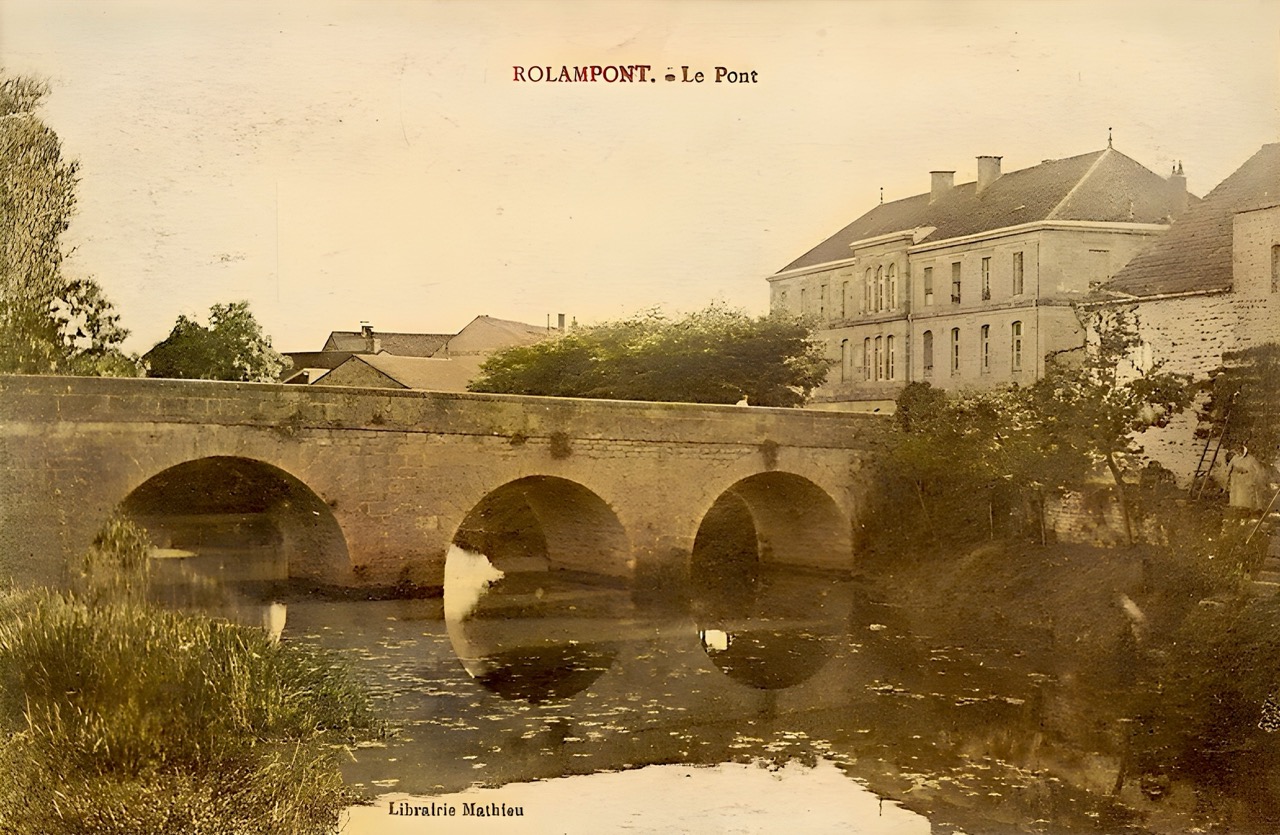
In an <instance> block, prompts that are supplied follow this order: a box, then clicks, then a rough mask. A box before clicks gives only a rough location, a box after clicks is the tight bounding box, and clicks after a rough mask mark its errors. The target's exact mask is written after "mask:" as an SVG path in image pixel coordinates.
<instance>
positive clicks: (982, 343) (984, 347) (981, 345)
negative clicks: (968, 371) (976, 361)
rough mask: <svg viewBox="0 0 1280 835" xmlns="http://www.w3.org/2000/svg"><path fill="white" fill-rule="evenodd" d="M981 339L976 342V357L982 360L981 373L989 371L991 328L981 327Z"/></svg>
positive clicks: (988, 326) (987, 326)
mask: <svg viewBox="0 0 1280 835" xmlns="http://www.w3.org/2000/svg"><path fill="white" fill-rule="evenodd" d="M980 333H981V337H980V339H979V342H978V356H979V357H981V360H982V372H983V373H984V374H985V373H986V372H988V371H990V370H991V326H990V325H983V326H982V330H981V332H980Z"/></svg>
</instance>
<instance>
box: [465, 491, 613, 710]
mask: <svg viewBox="0 0 1280 835" xmlns="http://www.w3.org/2000/svg"><path fill="white" fill-rule="evenodd" d="M628 555H629V551H628V548H627V542H626V535H625V533H624V532H623V530H622V526H621V524H620V523H619V522H618V520H617V518H616V517H615V516H614V514H613V511H612V510H611V509H610V508H609V506H608V505H607V504H606V503H605V502H604V501H603V500H602V499H600V497H599V496H596V495H595V494H594V493H592V492H591V491H590V490H587V489H586V488H585V487H582V486H581V485H578V484H575V483H573V482H570V481H567V480H565V479H558V478H551V477H542V476H536V477H531V478H525V479H520V480H518V481H514V482H510V483H508V484H506V485H503V486H502V487H500V488H498V489H497V490H495V491H493V492H492V493H490V494H489V495H487V496H486V497H485V498H484V499H483V500H482V501H481V502H480V503H479V504H478V505H476V507H475V508H473V509H472V511H471V512H470V513H469V514H468V515H467V518H466V519H465V520H464V521H463V524H462V526H461V527H460V528H459V530H458V533H457V535H456V536H455V537H454V543H453V545H452V547H451V548H450V549H449V553H448V555H447V557H446V560H445V590H444V596H445V600H444V606H445V622H446V626H447V629H448V632H449V638H450V640H451V642H452V644H453V648H454V652H455V653H456V654H457V656H458V658H459V660H460V661H461V662H462V665H463V667H464V668H465V669H466V670H467V672H468V673H469V674H470V675H471V676H472V677H473V678H474V679H476V681H478V682H479V683H480V684H482V685H483V686H484V687H486V688H488V689H489V690H491V691H493V692H494V693H497V694H498V695H499V696H502V697H503V698H507V699H521V700H525V701H529V702H541V701H547V700H550V699H563V698H568V697H570V696H573V695H574V694H576V693H579V692H581V691H583V690H585V689H586V688H587V687H589V686H590V685H591V684H592V683H593V682H594V681H596V679H598V678H599V677H600V676H601V675H602V674H603V673H604V672H605V671H606V670H608V669H609V667H610V666H611V665H612V664H613V660H614V658H615V657H616V656H617V653H618V643H617V635H618V630H619V628H620V626H621V624H622V623H623V622H624V621H625V620H626V619H627V618H630V617H631V615H632V603H631V598H630V593H629V590H628V582H627V577H628V575H629V572H630V564H629V562H628Z"/></svg>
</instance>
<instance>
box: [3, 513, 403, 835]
mask: <svg viewBox="0 0 1280 835" xmlns="http://www.w3.org/2000/svg"><path fill="white" fill-rule="evenodd" d="M122 533H123V534H124V535H123V536H122V535H121V534H122ZM128 534H129V532H128V531H123V532H121V531H119V530H117V531H116V541H115V542H114V544H113V543H112V542H111V541H109V540H100V547H99V549H98V552H97V555H96V556H95V557H94V558H93V559H91V560H89V561H88V563H87V565H88V567H89V568H90V569H92V570H90V571H87V572H86V574H87V575H93V574H94V573H95V572H96V574H97V575H98V580H100V579H101V577H103V576H107V575H106V572H105V571H104V565H105V564H107V563H110V562H111V561H112V560H113V559H114V560H115V561H116V562H117V563H118V564H119V565H120V566H121V570H120V572H118V573H117V574H115V575H112V579H111V582H110V583H106V584H104V583H102V582H99V581H98V580H93V581H92V582H91V583H90V587H89V588H88V589H83V590H81V592H80V593H78V594H64V593H56V592H52V591H48V590H28V591H17V590H10V591H6V592H3V593H0V725H2V726H3V727H2V730H3V732H4V737H3V739H4V741H3V743H0V773H3V774H5V776H6V779H5V780H4V781H3V785H0V833H31V832H40V833H45V835H60V834H61V833H67V834H68V835H69V834H70V833H82V832H94V833H121V835H124V833H130V835H133V833H140V832H146V833H161V834H163V833H175V835H176V834H177V833H183V835H200V834H201V833H210V835H212V833H229V832H235V833H246V835H251V834H252V833H268V832H272V833H278V832H289V833H300V834H301V835H305V834H306V833H322V832H332V831H334V829H335V827H336V824H337V821H338V815H339V812H340V811H341V810H342V809H343V808H345V807H346V806H347V805H349V804H350V803H351V802H352V800H353V798H352V796H351V794H350V792H349V791H348V790H347V789H346V788H345V787H344V786H343V784H342V779H341V776H340V774H339V772H338V768H337V756H338V754H339V753H340V752H341V750H342V749H341V745H342V744H344V743H349V742H354V741H356V740H358V739H360V738H365V737H369V736H371V735H374V734H376V733H378V732H379V723H378V721H377V720H376V719H375V717H374V716H373V714H372V712H371V710H370V707H369V702H368V699H367V697H366V695H365V693H364V690H363V688H362V687H361V686H360V685H359V684H358V683H357V682H356V681H355V680H354V679H353V678H352V677H351V676H350V675H349V674H348V673H347V672H346V671H345V670H344V669H343V668H342V667H341V666H340V665H338V664H336V663H335V661H334V659H333V658H331V657H329V656H327V655H325V654H322V653H321V652H320V651H318V650H316V649H312V648H309V647H306V646H303V645H297V644H294V643H292V642H287V641H286V642H283V643H276V642H273V641H272V640H271V639H270V638H269V637H268V636H267V634H266V633H265V632H264V631H263V630H261V629H255V628H249V627H242V626H237V625H234V624H230V623H225V622H221V621H216V620H212V619H209V618H206V617H201V616H196V615H189V614H183V613H177V612H172V611H166V610H163V609H159V608H156V607H154V606H152V605H149V604H148V603H146V602H145V596H144V595H142V594H140V593H138V586H139V583H138V580H139V578H141V579H142V580H143V581H145V577H143V576H142V575H143V574H145V564H144V563H143V564H139V563H138V562H137V561H136V560H132V561H131V560H130V559H129V558H128V556H127V554H126V556H125V557H124V558H121V555H120V554H119V553H115V554H113V553H112V549H113V548H118V546H119V544H120V542H121V541H123V542H124V543H125V544H126V545H127V544H128V542H129V540H130V537H129V535H128ZM135 544H136V543H135ZM124 550H126V551H127V550H128V549H127V548H126V549H124ZM135 556H136V552H135ZM91 579H92V578H91Z"/></svg>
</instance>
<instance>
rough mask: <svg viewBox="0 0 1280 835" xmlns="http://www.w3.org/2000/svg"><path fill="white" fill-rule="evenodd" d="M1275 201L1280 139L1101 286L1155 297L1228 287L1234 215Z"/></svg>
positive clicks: (1279, 186)
mask: <svg viewBox="0 0 1280 835" xmlns="http://www.w3.org/2000/svg"><path fill="white" fill-rule="evenodd" d="M1275 205H1280V142H1276V143H1272V144H1270V145H1263V146H1262V148H1261V149H1260V150H1259V151H1258V152H1257V153H1256V154H1254V155H1253V156H1252V157H1250V158H1249V159H1248V160H1247V161H1246V162H1245V163H1244V165H1241V166H1240V167H1239V168H1238V169H1236V171H1235V173H1234V174H1232V175H1231V176H1230V177H1227V179H1225V180H1223V181H1222V182H1221V183H1219V184H1218V186H1217V188H1215V189H1214V190H1213V191H1211V192H1209V193H1208V194H1206V195H1205V197H1204V199H1203V200H1201V201H1200V202H1199V203H1198V204H1197V205H1194V206H1191V207H1190V208H1188V209H1187V212H1186V214H1184V215H1183V216H1182V217H1180V218H1178V219H1177V220H1176V221H1175V222H1174V224H1173V226H1171V227H1169V231H1167V232H1164V233H1162V234H1161V235H1160V237H1159V238H1157V239H1156V241H1155V243H1153V244H1152V245H1151V246H1150V247H1148V248H1147V249H1146V250H1144V251H1143V252H1141V253H1139V254H1138V255H1137V256H1136V257H1134V258H1133V260H1131V261H1130V262H1129V263H1128V264H1127V265H1125V267H1124V269H1122V270H1120V272H1118V273H1116V275H1115V277H1114V278H1112V279H1111V281H1109V282H1107V283H1106V284H1105V285H1103V287H1102V290H1103V291H1104V292H1108V291H1109V292H1112V293H1123V294H1125V295H1129V296H1154V295H1164V294H1166V293H1190V292H1195V291H1210V290H1226V289H1229V288H1230V287H1231V284H1232V270H1231V239H1232V221H1233V219H1234V218H1235V216H1236V215H1237V214H1238V213H1240V212H1244V211H1249V210H1251V209H1261V208H1265V207H1267V206H1275Z"/></svg>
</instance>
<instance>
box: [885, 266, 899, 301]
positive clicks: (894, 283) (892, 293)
mask: <svg viewBox="0 0 1280 835" xmlns="http://www.w3.org/2000/svg"><path fill="white" fill-rule="evenodd" d="M884 306H885V307H887V308H889V309H890V310H892V309H894V308H895V307H897V306H898V265H897V264H890V265H889V277H888V285H887V287H886V289H885V293H884Z"/></svg>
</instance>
